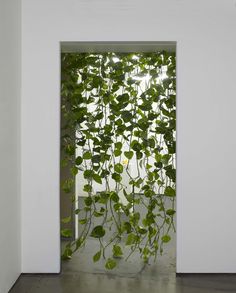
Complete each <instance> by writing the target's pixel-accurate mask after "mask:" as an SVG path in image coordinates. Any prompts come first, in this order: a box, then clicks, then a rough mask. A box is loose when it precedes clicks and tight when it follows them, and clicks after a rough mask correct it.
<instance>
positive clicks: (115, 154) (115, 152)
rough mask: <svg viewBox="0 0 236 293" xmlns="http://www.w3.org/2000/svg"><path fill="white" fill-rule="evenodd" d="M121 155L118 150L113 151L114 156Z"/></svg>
mask: <svg viewBox="0 0 236 293" xmlns="http://www.w3.org/2000/svg"><path fill="white" fill-rule="evenodd" d="M121 154H122V151H121V150H120V149H115V150H114V156H115V157H119V156H120V155H121Z"/></svg>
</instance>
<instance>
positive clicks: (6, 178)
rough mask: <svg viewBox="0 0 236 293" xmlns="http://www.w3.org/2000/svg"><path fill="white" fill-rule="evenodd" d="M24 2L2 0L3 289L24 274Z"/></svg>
mask: <svg viewBox="0 0 236 293" xmlns="http://www.w3.org/2000/svg"><path fill="white" fill-rule="evenodd" d="M20 22H21V20H20V1H18V0H12V1H9V0H3V1H0V186H1V189H0V292H1V293H7V292H8V290H9V289H10V287H11V286H12V285H13V284H14V282H15V281H16V279H17V278H18V276H19V275H20V273H21V240H20V229H21V228H20V198H19V197H20V192H19V191H20V184H19V183H20V177H19V174H20V172H19V171H20V170H19V155H20V151H19V146H20V144H19V142H20V137H19V124H20V117H19V113H20Z"/></svg>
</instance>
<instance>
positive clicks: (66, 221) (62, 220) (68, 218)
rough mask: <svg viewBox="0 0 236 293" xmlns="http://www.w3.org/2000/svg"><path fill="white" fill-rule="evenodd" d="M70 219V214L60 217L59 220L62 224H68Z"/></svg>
mask: <svg viewBox="0 0 236 293" xmlns="http://www.w3.org/2000/svg"><path fill="white" fill-rule="evenodd" d="M70 221H71V216H69V217H66V218H63V219H61V222H62V223H64V224H68V223H70Z"/></svg>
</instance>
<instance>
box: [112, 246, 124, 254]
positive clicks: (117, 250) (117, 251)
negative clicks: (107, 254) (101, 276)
mask: <svg viewBox="0 0 236 293" xmlns="http://www.w3.org/2000/svg"><path fill="white" fill-rule="evenodd" d="M112 252H113V256H114V257H121V256H122V255H123V252H122V249H121V247H120V246H119V245H116V244H114V245H113V249H112Z"/></svg>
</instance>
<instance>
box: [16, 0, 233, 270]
mask: <svg viewBox="0 0 236 293" xmlns="http://www.w3.org/2000/svg"><path fill="white" fill-rule="evenodd" d="M22 2H23V22H22V25H23V27H22V33H23V38H22V41H23V47H22V48H23V52H22V56H23V60H22V62H23V63H22V65H23V69H22V77H23V79H22V82H23V84H22V86H23V88H22V90H23V96H22V121H21V122H22V197H23V198H22V199H23V200H22V223H23V227H22V228H23V229H22V237H23V242H22V244H23V247H22V257H23V271H24V272H58V271H59V270H60V262H59V254H60V253H59V124H60V118H59V80H60V78H59V72H60V64H59V51H60V46H59V42H60V41H177V62H178V63H177V67H178V68H177V69H178V74H177V79H178V80H177V81H178V82H177V84H178V90H177V91H178V93H177V94H178V96H177V102H178V104H177V114H178V116H177V140H178V142H177V147H178V149H177V163H178V164H177V165H178V166H177V170H178V171H177V173H178V174H177V175H178V176H177V177H178V179H177V272H234V273H235V272H236V245H235V244H236V234H235V232H234V224H235V222H236V213H235V205H236V197H235V174H236V155H235V146H236V136H235V119H236V118H235V107H236V99H235V92H236V82H235V76H236V58H235V52H236V37H235V28H236V6H235V0H224V1H223V0H222V1H215V0H198V1H193V0H147V1H143V0H96V1H95V0H22ZM226 142H227V143H226Z"/></svg>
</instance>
